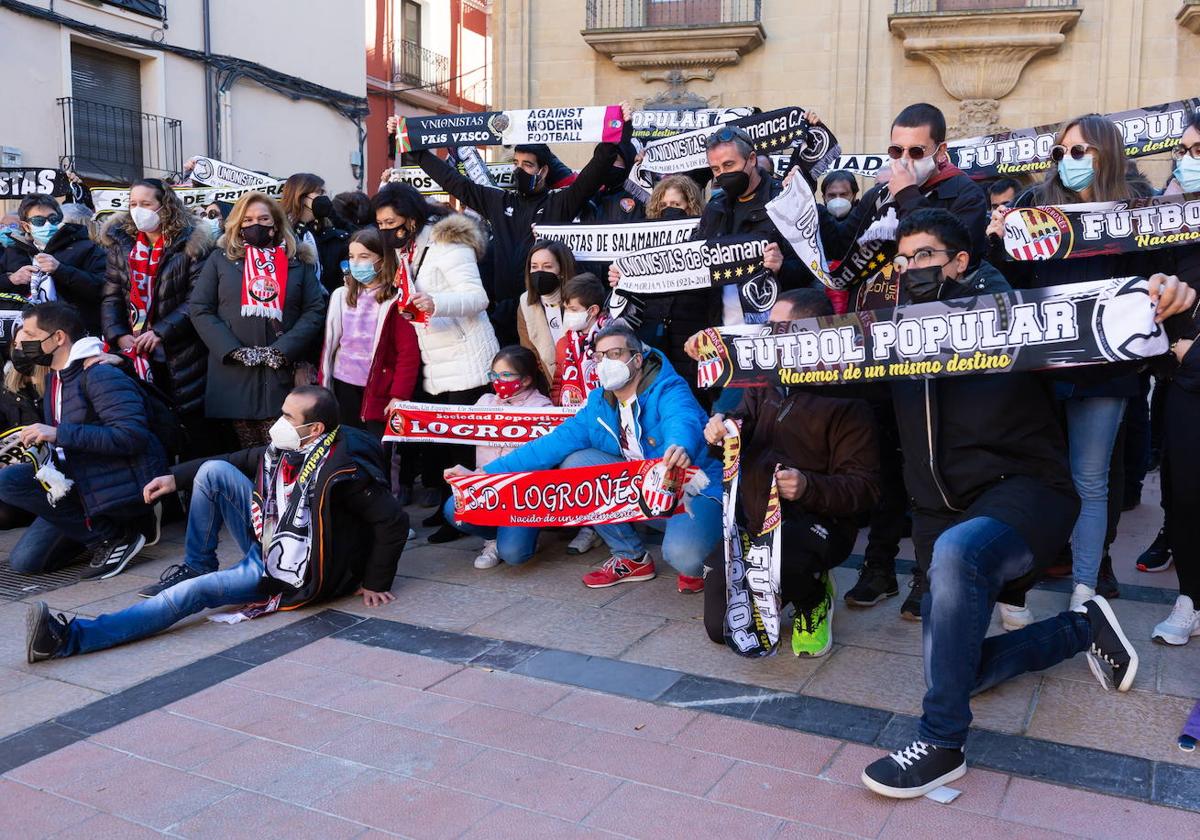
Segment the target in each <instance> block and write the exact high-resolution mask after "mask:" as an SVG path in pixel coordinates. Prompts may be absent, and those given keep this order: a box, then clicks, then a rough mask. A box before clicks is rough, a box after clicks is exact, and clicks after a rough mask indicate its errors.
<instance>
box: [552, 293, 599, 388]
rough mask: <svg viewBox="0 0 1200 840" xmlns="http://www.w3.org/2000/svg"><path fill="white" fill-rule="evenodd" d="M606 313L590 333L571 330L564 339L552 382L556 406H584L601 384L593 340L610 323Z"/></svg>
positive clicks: (560, 346)
mask: <svg viewBox="0 0 1200 840" xmlns="http://www.w3.org/2000/svg"><path fill="white" fill-rule="evenodd" d="M608 320H609V319H608V318H605V317H604V316H603V315H602V316H601V317H600V318H598V319H597V320H596V323H594V324H592V326H591V327H590V328H588V330H587V331H586V332H578V331H576V330H567V331H566V332H564V333H563V337H562V338H561V339H560V342H561V343H560V345H559V348H558V353H557V354H556V355H557V358H556V359H555V364H554V381H553V382H551V383H550V401H551V402H552V403H554V404H555V405H583V404H584V403H585V402H587V395H588V394H590V393H591V392H592V391H594V390H596V389H597V388H599V387H600V377H599V376H597V375H596V365H597V362H596V357H595V354H594V353H593V352H592V339H593V337H594V336H595V335H596V333H597V332H599V330H600V329H602V328H603V327H604V325H605V324H607V323H608Z"/></svg>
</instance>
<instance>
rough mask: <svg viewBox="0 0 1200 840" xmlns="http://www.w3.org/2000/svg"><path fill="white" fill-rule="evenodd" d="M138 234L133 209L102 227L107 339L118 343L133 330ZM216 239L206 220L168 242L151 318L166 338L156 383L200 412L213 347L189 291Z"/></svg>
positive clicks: (157, 357) (156, 362)
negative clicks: (195, 318) (133, 256)
mask: <svg viewBox="0 0 1200 840" xmlns="http://www.w3.org/2000/svg"><path fill="white" fill-rule="evenodd" d="M136 236H137V228H136V227H134V225H133V222H132V220H131V219H130V218H129V214H128V213H118V214H116V215H115V216H113V217H112V218H111V219H109V220H108V221H107V222H106V223H105V225H104V227H103V228H102V229H101V231H100V242H101V244H102V245H104V247H105V248H106V249H107V250H108V267H107V270H106V274H105V280H104V299H103V301H102V302H101V304H100V314H101V322H102V325H103V329H104V333H103V335H104V339H105V340H106V341H108V343H109V344H110V345H114V346H115V345H116V343H117V341H118V340H119V339H120V338H121V337H122V336H126V335H130V334H131V331H130V326H129V252H130V250H131V249H132V248H133V243H134V242H135V241H136ZM214 244H215V243H214V240H213V236H212V233H211V232H210V231H209V230H208V228H207V227H206V226H197V227H187V228H185V229H184V230H183V232H182V233H181V234H180V235H179V236H178V237H176V238H175V240H174V241H173V242H168V243H166V244H165V245H164V246H163V253H162V257H161V258H160V262H159V266H158V274H157V275H156V276H155V278H154V295H153V296H152V298H151V302H150V312H149V316H148V318H147V323H148V326H149V328H150V329H152V330H154V332H156V333H158V337H159V338H161V339H162V344H161V345H160V347H159V348H158V350H156V351H155V353H154V355H153V357H152V359H151V363H152V365H153V366H154V368H155V369H156V376H155V384H156V385H158V386H159V387H161V388H162V389H163V390H164V391H165V392H166V393H167V394H168V395H169V396H170V397H171V398H172V400H173V401H174V403H175V407H176V408H177V409H178V410H179V412H180V413H181V414H192V413H195V412H199V411H200V410H201V409H202V408H203V407H204V379H205V375H206V372H207V369H208V351H207V349H205V347H204V342H202V341H201V340H200V336H199V335H198V334H197V333H196V328H195V327H194V326H192V321H191V319H190V318H189V317H188V296H189V295H190V294H191V292H192V286H193V285H194V284H195V282H196V278H197V277H198V276H199V274H200V269H201V268H203V267H204V261H205V260H206V259H207V258H208V255H209V253H210V252H211V251H212V249H213V245H214ZM164 373H165V381H163V374H164Z"/></svg>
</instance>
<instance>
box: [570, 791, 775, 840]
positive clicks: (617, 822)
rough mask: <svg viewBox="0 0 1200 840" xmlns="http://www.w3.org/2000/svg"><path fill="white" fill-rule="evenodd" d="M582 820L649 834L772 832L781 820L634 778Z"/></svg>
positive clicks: (682, 837)
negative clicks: (674, 791)
mask: <svg viewBox="0 0 1200 840" xmlns="http://www.w3.org/2000/svg"><path fill="white" fill-rule="evenodd" d="M584 823H585V825H590V826H594V827H596V828H602V829H605V830H607V831H613V832H617V833H619V834H623V835H627V836H629V837H637V838H646V840H674V838H679V840H696V838H697V837H771V836H772V833H773V832H774V831H775V830H776V828H778V826H779V820H778V819H776V818H774V817H770V816H766V815H764V814H761V813H756V812H754V811H749V810H742V809H741V808H736V807H730V806H728V805H722V804H719V803H716V802H711V801H706V800H703V799H696V798H695V797H691V796H685V795H683V794H680V793H673V792H671V791H669V790H662V789H661V788H657V787H650V786H648V785H639V784H633V783H626V784H624V785H622V786H621V787H620V789H618V790H617V791H616V793H614V794H613V795H612V796H610V797H609V798H608V800H606V801H605V802H602V803H601V804H600V805H599V806H597V807H596V809H595V810H594V811H592V813H591V815H590V816H589V817H588V818H587V819H586V820H585V821H584Z"/></svg>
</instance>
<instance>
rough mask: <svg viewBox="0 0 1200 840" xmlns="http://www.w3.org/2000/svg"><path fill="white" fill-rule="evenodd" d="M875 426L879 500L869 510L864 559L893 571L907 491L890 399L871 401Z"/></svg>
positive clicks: (904, 516)
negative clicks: (877, 445)
mask: <svg viewBox="0 0 1200 840" xmlns="http://www.w3.org/2000/svg"><path fill="white" fill-rule="evenodd" d="M871 409H872V411H873V412H874V413H875V429H876V433H877V434H878V435H879V478H880V488H879V489H880V493H879V501H878V502H877V503H876V504H875V508H874V510H872V511H871V525H870V530H868V531H867V546H866V548H865V549H864V550H863V558H864V560H865V562H866V563H867V564H869V565H871V566H873V567H875V568H881V569H886V570H888V571H890V572H893V573H894V572H895V571H896V555H897V554H899V553H900V540H902V539H904V530H905V526H906V525H907V524H908V523H907V514H908V490H907V489H906V488H905V486H904V458H903V456H902V455H901V454H900V430H899V428H898V427H897V426H896V413H895V411H894V410H893V408H892V403H891V401H890V400H886V401H874V400H872V401H871Z"/></svg>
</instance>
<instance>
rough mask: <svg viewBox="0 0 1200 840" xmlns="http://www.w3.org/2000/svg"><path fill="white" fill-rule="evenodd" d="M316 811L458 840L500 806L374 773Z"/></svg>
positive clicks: (324, 801)
mask: <svg viewBox="0 0 1200 840" xmlns="http://www.w3.org/2000/svg"><path fill="white" fill-rule="evenodd" d="M312 804H313V805H314V807H316V808H318V809H320V810H322V811H326V812H328V813H331V814H336V815H337V816H340V817H343V818H345V819H349V820H355V821H357V822H361V823H363V824H364V825H368V826H371V827H373V828H379V829H383V830H386V831H392V832H398V833H400V834H403V835H405V836H407V837H413V838H417V840H422V838H430V840H440V838H451V837H458V836H459V835H461V834H462V833H463V832H465V831H466V830H467V829H468V828H471V827H472V826H474V825H475V824H476V823H478V822H479V821H480V820H482V819H483V818H484V817H486V816H488V815H489V814H491V813H492V812H493V811H495V810H496V809H497V808H498V807H499V806H498V805H497V803H495V802H492V801H490V800H487V799H481V798H480V797H477V796H472V795H470V794H467V793H462V792H459V791H454V790H448V789H446V788H439V787H434V786H432V785H427V784H425V783H423V782H418V781H415V780H413V779H406V778H402V777H400V776H393V775H390V774H387V773H378V772H369V773H366V774H363V776H361V777H359V778H357V779H355V780H354V781H353V782H350V783H349V784H348V785H346V786H344V787H343V788H341V789H340V790H338V791H337V792H335V793H333V794H331V795H330V796H327V797H325V798H323V799H318V800H316V801H314V802H313V803H312Z"/></svg>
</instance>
